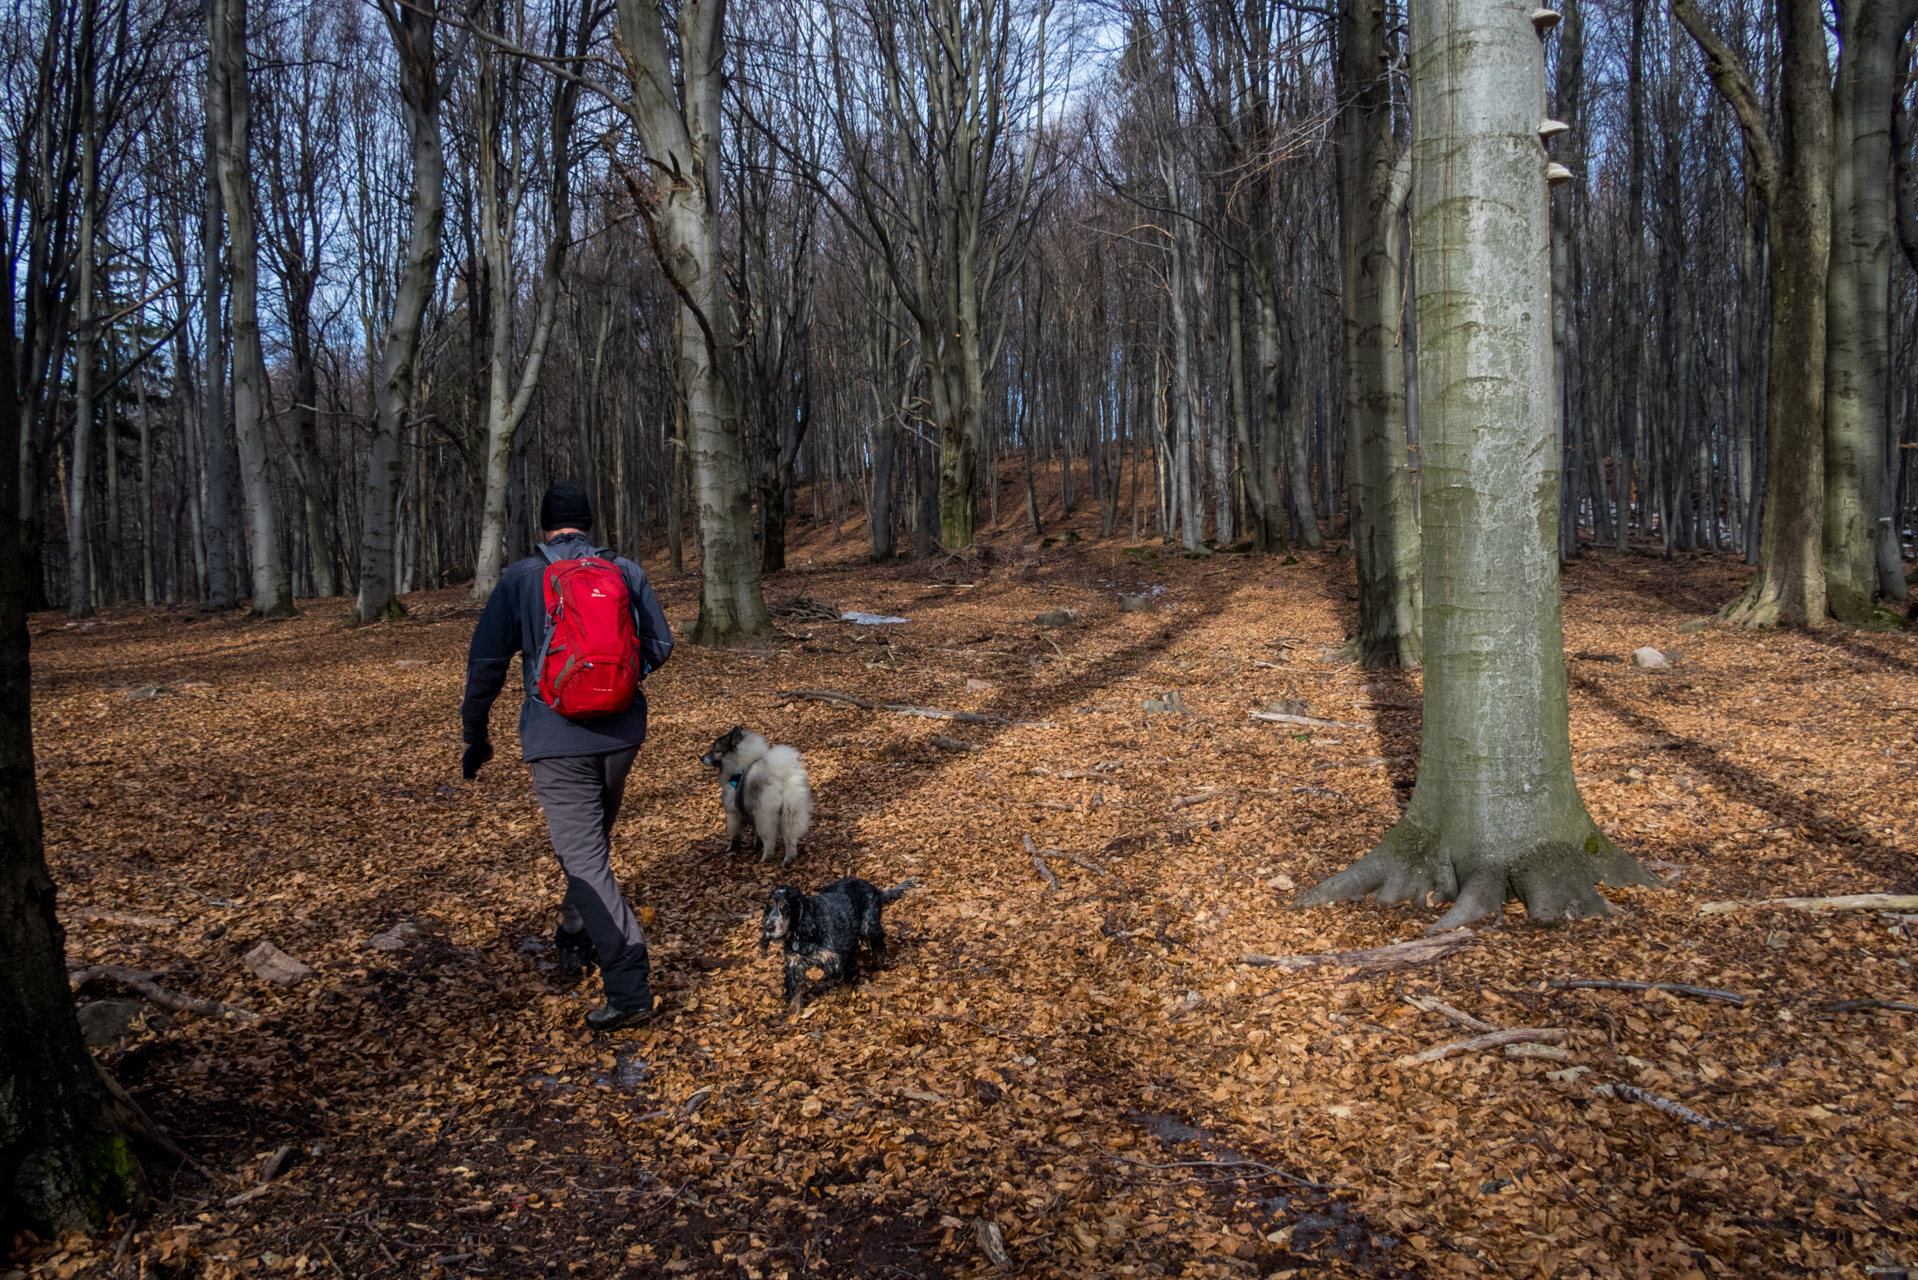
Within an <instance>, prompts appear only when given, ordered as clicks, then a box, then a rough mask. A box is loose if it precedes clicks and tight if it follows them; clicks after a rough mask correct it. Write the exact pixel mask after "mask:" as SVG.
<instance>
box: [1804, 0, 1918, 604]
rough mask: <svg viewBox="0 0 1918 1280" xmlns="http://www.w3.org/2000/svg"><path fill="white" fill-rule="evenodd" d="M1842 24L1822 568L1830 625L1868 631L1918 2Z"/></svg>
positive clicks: (1857, 10)
mask: <svg viewBox="0 0 1918 1280" xmlns="http://www.w3.org/2000/svg"><path fill="white" fill-rule="evenodd" d="M1839 15H1840V31H1839V57H1838V83H1837V88H1836V90H1835V92H1834V93H1833V95H1832V106H1833V112H1832V126H1833V128H1832V132H1833V137H1832V150H1831V157H1832V170H1831V193H1832V203H1831V265H1830V275H1829V277H1828V279H1827V281H1826V291H1825V299H1826V304H1825V306H1826V318H1825V324H1826V330H1825V520H1824V566H1825V585H1826V594H1827V603H1828V604H1829V606H1830V609H1831V613H1832V616H1834V617H1836V618H1840V619H1842V620H1844V621H1847V622H1863V621H1865V620H1866V619H1868V618H1869V617H1870V616H1871V611H1872V597H1873V596H1874V595H1875V594H1876V590H1877V587H1878V577H1879V574H1878V555H1877V551H1878V542H1879V520H1878V517H1879V514H1880V508H1881V499H1880V491H1881V489H1882V487H1883V485H1884V482H1885V397H1886V390H1887V385H1888V383H1887V379H1888V377H1889V374H1890V371H1891V363H1890V345H1891V332H1890V305H1889V293H1888V289H1889V283H1890V280H1891V249H1892V243H1891V242H1892V208H1891V189H1890V184H1889V179H1890V174H1891V122H1892V110H1893V103H1894V102H1895V100H1896V99H1897V96H1898V76H1897V57H1898V42H1899V40H1900V38H1901V37H1902V36H1903V35H1904V33H1905V31H1906V30H1907V29H1909V28H1910V26H1911V24H1912V22H1913V20H1914V18H1918V0H1847V2H1846V3H1845V4H1843V5H1841V6H1840V8H1839Z"/></svg>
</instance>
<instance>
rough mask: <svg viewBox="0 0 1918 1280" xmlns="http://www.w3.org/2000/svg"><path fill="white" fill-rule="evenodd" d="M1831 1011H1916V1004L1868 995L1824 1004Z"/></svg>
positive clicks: (1917, 1006)
mask: <svg viewBox="0 0 1918 1280" xmlns="http://www.w3.org/2000/svg"><path fill="white" fill-rule="evenodd" d="M1825 1008H1826V1010H1827V1011H1828V1012H1831V1013H1855V1012H1857V1011H1858V1010H1860V1009H1884V1010H1887V1011H1889V1012H1891V1013H1918V1004H1905V1003H1904V1002H1903V1001H1900V1000H1880V999H1878V998H1877V997H1876V996H1870V997H1867V998H1866V999H1863V1000H1840V1001H1839V1002H1838V1003H1837V1004H1830V1005H1826V1006H1825Z"/></svg>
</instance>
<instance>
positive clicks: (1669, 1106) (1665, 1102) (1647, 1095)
mask: <svg viewBox="0 0 1918 1280" xmlns="http://www.w3.org/2000/svg"><path fill="white" fill-rule="evenodd" d="M1592 1092H1593V1093H1595V1094H1597V1095H1598V1096H1600V1097H1601V1098H1617V1099H1618V1100H1619V1101H1620V1102H1642V1103H1644V1104H1645V1105H1646V1106H1648V1107H1651V1108H1653V1109H1654V1110H1657V1111H1663V1112H1664V1113H1665V1114H1666V1115H1668V1116H1676V1117H1678V1118H1679V1119H1680V1120H1683V1121H1684V1122H1685V1123H1686V1124H1695V1125H1701V1126H1703V1127H1704V1128H1707V1129H1736V1128H1738V1126H1737V1125H1735V1124H1727V1123H1726V1122H1725V1121H1723V1120H1714V1119H1712V1118H1711V1117H1710V1116H1701V1115H1699V1114H1698V1113H1697V1112H1696V1111H1693V1110H1692V1109H1691V1108H1690V1107H1688V1106H1686V1105H1685V1104H1684V1103H1682V1102H1673V1101H1672V1100H1671V1099H1670V1098H1667V1097H1663V1096H1661V1095H1659V1094H1656V1093H1653V1092H1651V1091H1650V1090H1648V1089H1641V1088H1639V1087H1638V1086H1637V1085H1630V1084H1619V1083H1617V1082H1616V1081H1614V1082H1613V1083H1611V1084H1601V1085H1599V1086H1598V1087H1596V1088H1594V1089H1593V1090H1592Z"/></svg>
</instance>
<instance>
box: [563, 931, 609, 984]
mask: <svg viewBox="0 0 1918 1280" xmlns="http://www.w3.org/2000/svg"><path fill="white" fill-rule="evenodd" d="M553 951H554V958H555V959H556V960H558V961H559V976H560V979H561V981H564V982H578V981H579V980H580V979H581V978H582V977H584V976H585V975H586V974H587V973H589V972H591V971H592V970H594V969H596V968H598V967H599V956H598V954H597V953H596V952H595V951H594V950H593V940H592V939H591V938H589V937H587V936H586V930H584V929H566V928H561V929H560V930H559V931H558V932H556V933H555V934H553Z"/></svg>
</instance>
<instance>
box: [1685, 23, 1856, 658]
mask: <svg viewBox="0 0 1918 1280" xmlns="http://www.w3.org/2000/svg"><path fill="white" fill-rule="evenodd" d="M1776 5H1777V19H1778V34H1779V42H1780V45H1781V57H1782V64H1783V65H1782V71H1781V74H1780V77H1779V79H1780V85H1781V88H1780V92H1779V115H1780V118H1781V119H1782V121H1783V127H1782V129H1781V130H1780V133H1781V140H1782V143H1783V145H1782V147H1780V148H1779V149H1778V151H1776V152H1774V150H1773V148H1772V144H1771V138H1770V134H1769V131H1768V128H1767V125H1768V121H1767V118H1766V112H1765V110H1764V107H1763V105H1762V104H1761V103H1760V101H1759V98H1758V93H1757V90H1756V88H1755V87H1754V85H1753V82H1752V79H1751V76H1750V75H1749V73H1747V71H1746V69H1745V67H1744V64H1743V63H1742V62H1740V61H1739V59H1738V57H1737V55H1736V54H1734V53H1732V52H1731V51H1730V50H1729V49H1728V48H1727V47H1726V46H1725V44H1724V43H1723V42H1722V41H1720V40H1719V39H1718V37H1717V36H1716V35H1715V34H1713V32H1712V30H1711V28H1710V26H1709V25H1708V24H1707V23H1706V22H1705V19H1704V17H1703V15H1701V14H1700V13H1699V11H1698V8H1697V5H1696V3H1695V0H1672V13H1673V16H1675V17H1676V18H1677V19H1678V20H1679V21H1680V22H1682V23H1683V24H1684V25H1685V29H1686V30H1687V31H1689V32H1690V33H1691V36H1692V39H1693V40H1695V41H1697V43H1698V46H1699V48H1700V49H1701V50H1703V52H1704V54H1705V61H1706V67H1707V70H1708V71H1709V73H1710V75H1711V78H1712V82H1713V84H1714V85H1715V86H1716V87H1717V88H1718V91H1719V93H1720V94H1721V95H1722V96H1723V97H1724V98H1725V100H1726V101H1727V102H1728V103H1729V104H1730V105H1731V107H1732V109H1733V111H1734V112H1735V113H1736V114H1737V116H1738V124H1739V129H1740V130H1741V131H1742V132H1743V134H1744V136H1745V149H1746V154H1747V157H1748V171H1749V174H1750V180H1751V183H1752V186H1753V188H1754V189H1755V190H1756V191H1757V192H1758V194H1759V197H1760V198H1761V199H1762V200H1764V201H1765V203H1766V205H1767V206H1768V209H1769V212H1770V217H1769V230H1770V241H1769V246H1768V253H1769V258H1770V268H1769V274H1770V280H1771V334H1770V338H1769V357H1768V359H1767V362H1766V363H1767V371H1766V378H1765V399H1766V402H1765V489H1764V504H1765V505H1764V516H1763V520H1762V523H1761V525H1760V532H1759V545H1758V574H1757V576H1756V577H1755V578H1754V579H1753V580H1752V584H1751V586H1750V587H1749V588H1747V589H1746V590H1745V592H1744V593H1743V594H1742V595H1740V596H1739V597H1738V598H1737V599H1735V600H1733V601H1732V602H1731V603H1730V604H1728V605H1726V606H1725V608H1724V610H1723V616H1724V617H1725V618H1727V619H1728V620H1730V621H1731V622H1734V623H1736V624H1738V625H1741V626H1747V627H1770V626H1801V627H1816V626H1820V625H1822V624H1823V623H1824V620H1825V614H1826V603H1827V602H1826V594H1825V566H1824V559H1823V555H1822V552H1821V546H1822V541H1823V539H1822V530H1821V526H1822V524H1823V518H1824V491H1825V278H1826V268H1827V265H1828V263H1829V261H1830V254H1831V89H1830V70H1831V69H1830V64H1829V62H1828V61H1827V59H1826V54H1825V27H1824V9H1823V7H1822V6H1821V5H1820V4H1818V3H1817V0H1776Z"/></svg>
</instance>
